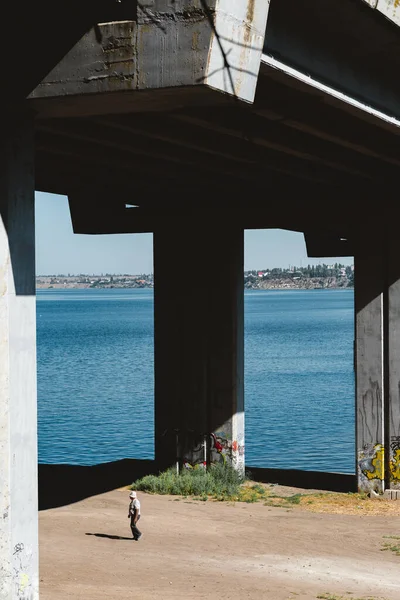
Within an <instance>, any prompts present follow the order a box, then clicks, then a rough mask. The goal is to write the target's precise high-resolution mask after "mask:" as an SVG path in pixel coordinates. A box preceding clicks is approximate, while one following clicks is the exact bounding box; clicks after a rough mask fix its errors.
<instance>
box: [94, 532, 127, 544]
mask: <svg viewBox="0 0 400 600" xmlns="http://www.w3.org/2000/svg"><path fill="white" fill-rule="evenodd" d="M85 535H95V536H96V537H101V538H107V539H108V540H129V541H130V542H132V541H133V537H123V536H122V535H111V534H110V533H85Z"/></svg>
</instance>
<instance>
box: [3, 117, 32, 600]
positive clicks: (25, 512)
mask: <svg viewBox="0 0 400 600" xmlns="http://www.w3.org/2000/svg"><path fill="white" fill-rule="evenodd" d="M0 145H1V146H0V334H1V335H0V600H14V599H17V598H24V599H29V600H36V599H37V598H38V501H37V424H36V423H37V418H36V314H35V228H34V167H33V124H32V121H31V118H30V117H29V116H26V115H22V114H18V116H17V117H16V118H15V119H11V118H10V119H8V122H7V123H6V125H5V126H4V125H3V127H2V135H1V141H0Z"/></svg>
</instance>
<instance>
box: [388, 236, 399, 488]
mask: <svg viewBox="0 0 400 600" xmlns="http://www.w3.org/2000/svg"><path fill="white" fill-rule="evenodd" d="M387 261H388V295H387V301H388V317H387V324H388V327H387V336H388V341H387V344H386V345H385V348H386V350H387V353H388V368H387V376H388V387H389V406H388V415H387V417H388V418H387V427H388V432H387V437H386V439H387V444H388V461H387V467H388V478H387V479H388V483H389V486H390V488H391V489H395V490H400V243H399V238H398V232H397V231H396V228H395V224H393V226H392V227H391V228H390V229H389V234H388V253H387Z"/></svg>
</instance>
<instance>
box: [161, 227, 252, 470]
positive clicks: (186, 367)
mask: <svg viewBox="0 0 400 600" xmlns="http://www.w3.org/2000/svg"><path fill="white" fill-rule="evenodd" d="M211 223H212V220H211V218H210V219H209V221H204V222H203V223H201V224H200V223H199V222H195V221H194V220H193V221H182V222H181V223H180V224H175V225H174V226H173V227H165V228H164V229H160V230H156V231H155V232H154V273H155V292H154V294H155V295H154V301H155V451H156V461H157V462H158V465H159V467H160V468H165V467H167V466H171V465H176V464H177V463H179V464H180V465H181V466H182V465H186V466H188V467H190V466H194V465H196V464H200V465H204V463H209V462H217V461H223V462H226V461H229V462H230V463H232V464H233V465H234V466H235V467H236V468H238V469H239V470H242V469H243V468H244V379H243V371H244V366H243V365H244V357H243V347H244V334H243V330H244V327H243V321H244V306H243V301H244V290H243V230H241V229H239V228H237V229H235V228H229V225H228V226H226V225H224V224H220V225H217V224H215V223H214V224H211Z"/></svg>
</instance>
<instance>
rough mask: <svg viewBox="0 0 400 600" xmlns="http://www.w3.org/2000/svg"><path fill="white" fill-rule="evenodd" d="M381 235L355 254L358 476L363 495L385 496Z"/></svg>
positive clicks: (367, 238) (368, 234)
mask: <svg viewBox="0 0 400 600" xmlns="http://www.w3.org/2000/svg"><path fill="white" fill-rule="evenodd" d="M383 255H384V253H383V247H382V239H381V238H380V236H379V235H378V234H377V231H376V230H374V229H372V228H371V231H364V237H363V238H362V239H360V240H359V241H358V243H357V246H356V253H355V311H356V319H355V322H356V332H355V341H356V345H355V351H356V356H355V365H356V408H357V410H356V413H357V414H356V430H357V435H356V443H357V476H358V487H359V490H360V491H364V492H367V493H368V492H370V491H371V490H373V491H375V492H377V493H381V492H383V491H384V485H385V458H384V447H385V438H384V393H385V390H384V379H385V378H384V286H385V274H384V257H383Z"/></svg>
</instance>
